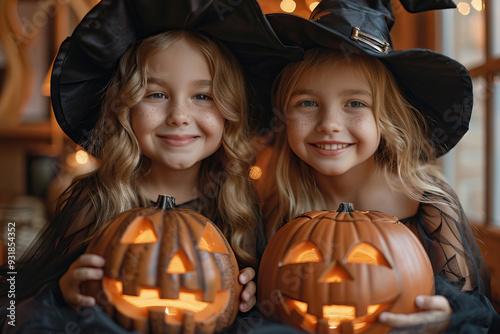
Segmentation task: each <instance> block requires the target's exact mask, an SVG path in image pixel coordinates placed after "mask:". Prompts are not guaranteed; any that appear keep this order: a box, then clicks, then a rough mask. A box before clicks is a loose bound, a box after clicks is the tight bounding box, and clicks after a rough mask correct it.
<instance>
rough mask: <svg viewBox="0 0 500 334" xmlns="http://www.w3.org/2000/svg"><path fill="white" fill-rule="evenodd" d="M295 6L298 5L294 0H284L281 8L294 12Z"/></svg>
mask: <svg viewBox="0 0 500 334" xmlns="http://www.w3.org/2000/svg"><path fill="white" fill-rule="evenodd" d="M295 7H297V4H296V3H295V2H294V1H293V0H283V1H281V3H280V8H281V10H282V11H284V12H287V13H292V12H293V11H294V10H295Z"/></svg>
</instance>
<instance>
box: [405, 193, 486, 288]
mask: <svg viewBox="0 0 500 334" xmlns="http://www.w3.org/2000/svg"><path fill="white" fill-rule="evenodd" d="M451 196H452V198H451V201H450V200H448V201H443V200H442V199H441V200H436V201H435V202H434V203H435V204H430V203H421V204H420V207H419V209H418V212H417V214H416V215H415V216H413V217H410V218H407V219H404V220H402V222H403V223H405V224H406V225H407V226H408V227H409V228H410V229H411V230H412V231H413V232H414V233H415V234H416V235H417V236H418V238H419V239H420V241H421V243H422V245H423V246H424V248H425V250H426V251H427V254H428V255H429V258H430V260H431V263H432V266H433V269H434V273H435V274H438V273H440V274H442V275H444V276H445V277H446V279H447V280H448V281H449V282H451V283H453V284H454V285H456V286H458V287H459V288H460V289H461V290H462V291H477V292H479V293H481V294H484V295H486V296H488V297H489V296H490V276H489V273H488V270H487V268H486V264H485V262H484V259H483V257H482V255H481V252H480V250H479V247H478V245H477V242H476V239H475V238H474V234H473V232H472V230H471V227H470V225H469V222H468V220H467V217H466V215H465V213H464V211H463V209H462V207H461V206H460V204H459V202H458V200H457V198H456V195H455V194H454V193H452V195H451ZM454 200H456V201H455V203H458V204H456V205H453V204H452V203H453V202H454ZM446 203H449V204H448V205H447V204H446Z"/></svg>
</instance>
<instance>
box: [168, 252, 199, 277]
mask: <svg viewBox="0 0 500 334" xmlns="http://www.w3.org/2000/svg"><path fill="white" fill-rule="evenodd" d="M189 271H193V264H192V263H191V261H189V259H188V257H187V256H186V253H184V251H183V250H182V249H179V250H178V251H177V252H175V254H174V256H173V257H172V260H170V263H169V264H168V269H167V273H169V274H185V273H187V272H189Z"/></svg>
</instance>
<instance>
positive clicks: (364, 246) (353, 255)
mask: <svg viewBox="0 0 500 334" xmlns="http://www.w3.org/2000/svg"><path fill="white" fill-rule="evenodd" d="M347 262H349V263H366V264H374V265H382V266H387V267H389V268H390V267H391V266H390V265H389V263H388V262H387V260H386V259H385V256H384V255H383V254H382V253H380V252H379V251H378V250H377V249H376V248H375V247H373V246H372V245H370V244H369V243H366V242H362V243H360V244H358V245H356V247H354V249H353V250H352V251H351V252H350V254H349V257H348V258H347Z"/></svg>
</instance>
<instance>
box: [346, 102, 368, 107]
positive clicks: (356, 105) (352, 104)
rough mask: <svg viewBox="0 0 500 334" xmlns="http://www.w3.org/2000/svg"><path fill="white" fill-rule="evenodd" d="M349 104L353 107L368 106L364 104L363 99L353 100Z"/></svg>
mask: <svg viewBox="0 0 500 334" xmlns="http://www.w3.org/2000/svg"><path fill="white" fill-rule="evenodd" d="M347 106H348V107H352V108H361V107H366V104H364V103H363V102H361V101H351V102H349V103H348V104H347Z"/></svg>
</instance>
